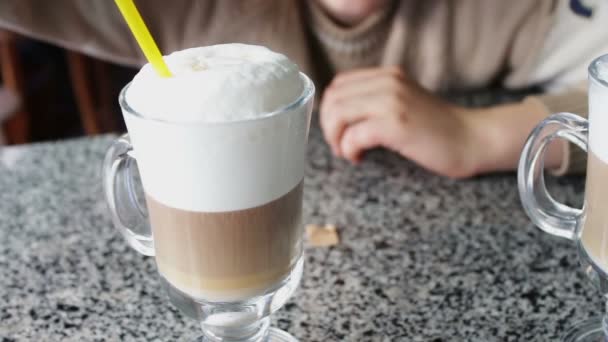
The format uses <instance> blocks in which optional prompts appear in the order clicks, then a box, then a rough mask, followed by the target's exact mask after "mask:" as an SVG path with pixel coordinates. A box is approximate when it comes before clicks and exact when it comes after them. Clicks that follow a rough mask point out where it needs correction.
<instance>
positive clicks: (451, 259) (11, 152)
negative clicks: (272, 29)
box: [0, 129, 602, 342]
mask: <svg viewBox="0 0 608 342" xmlns="http://www.w3.org/2000/svg"><path fill="white" fill-rule="evenodd" d="M112 138H113V137H111V136H103V137H97V138H92V139H90V138H89V139H80V140H72V141H67V142H60V143H48V144H39V145H29V146H19V147H12V148H4V149H2V150H1V152H0V341H3V342H4V341H147V340H153V341H175V340H186V341H188V340H189V339H191V338H192V337H194V336H196V335H198V333H199V331H198V326H197V324H196V323H195V322H194V321H190V320H187V319H185V318H183V317H182V316H181V315H180V314H179V313H178V312H177V311H176V310H175V309H174V308H172V307H171V306H170V304H169V303H168V301H167V300H166V299H165V297H164V294H163V293H162V292H161V290H160V286H159V284H158V282H157V277H156V268H155V265H154V261H153V259H151V258H146V257H143V256H140V255H138V254H137V253H136V252H135V251H133V250H131V249H130V248H129V247H128V246H127V244H126V243H125V242H124V241H123V239H122V237H121V236H120V235H119V233H118V232H117V231H116V230H115V229H114V228H113V227H112V224H111V221H110V216H109V213H108V211H107V209H106V206H105V203H104V201H103V196H102V189H101V182H100V164H101V160H102V157H103V153H104V151H105V149H106V147H107V146H108V145H109V143H110V141H111V139H112ZM309 152H310V163H309V167H308V171H307V179H306V183H305V185H306V187H305V189H306V190H305V191H306V194H305V204H304V207H305V214H306V218H307V219H306V220H307V222H311V223H326V222H331V223H334V224H336V225H337V226H338V227H339V228H340V230H341V236H342V243H341V245H339V246H337V247H334V248H329V249H327V248H307V250H306V266H305V275H304V280H303V282H302V284H301V287H300V289H299V290H298V291H297V292H296V295H295V297H293V298H292V299H291V300H290V302H289V303H288V304H287V305H286V306H285V307H284V308H283V309H281V310H280V311H279V312H278V313H277V314H276V315H275V316H274V324H275V325H278V326H279V327H281V328H283V329H286V330H288V331H289V332H291V333H292V334H293V335H295V336H296V337H298V338H300V339H301V340H302V341H368V340H369V341H388V340H397V341H548V340H551V339H555V338H556V337H558V336H560V335H561V334H562V333H563V332H564V331H565V329H567V328H568V327H569V326H571V325H572V324H573V323H575V322H576V321H578V320H581V319H585V318H587V317H589V316H591V315H594V314H599V313H600V312H601V309H602V303H601V300H600V296H599V295H598V292H596V291H595V290H594V289H593V288H592V286H591V285H590V284H589V283H588V282H587V281H586V279H585V278H584V275H583V273H582V271H581V270H580V268H579V266H578V262H577V259H576V255H575V248H574V246H573V245H571V244H570V243H569V242H567V241H563V240H559V239H557V238H553V237H550V236H548V235H545V234H543V233H542V232H540V231H539V230H537V229H536V228H534V227H533V226H532V224H531V223H530V222H529V221H528V219H527V218H526V216H525V214H524V212H523V211H522V209H521V208H520V204H519V199H518V194H517V189H516V179H515V175H514V174H506V175H501V176H491V177H483V178H479V179H474V180H469V181H451V180H447V179H443V178H440V177H437V176H433V175H431V174H429V173H427V172H425V171H423V170H421V169H419V168H417V167H415V166H413V165H412V164H410V163H408V162H407V161H404V160H401V159H399V158H397V157H396V156H394V155H392V154H389V153H385V152H374V153H372V154H371V155H370V156H369V158H368V159H367V160H366V162H364V163H363V164H361V165H360V166H357V167H353V166H350V165H349V164H347V163H346V162H343V161H339V160H336V159H333V158H332V157H331V155H330V153H329V150H328V148H327V146H326V145H325V144H324V143H323V142H322V139H321V134H320V132H319V130H318V129H313V131H312V136H311V143H310V147H309ZM552 188H553V192H554V195H555V197H556V198H557V199H560V200H562V201H567V202H569V203H575V204H576V203H580V201H581V197H582V190H583V189H582V181H581V179H578V178H570V179H564V180H559V182H556V181H554V182H553V184H552Z"/></svg>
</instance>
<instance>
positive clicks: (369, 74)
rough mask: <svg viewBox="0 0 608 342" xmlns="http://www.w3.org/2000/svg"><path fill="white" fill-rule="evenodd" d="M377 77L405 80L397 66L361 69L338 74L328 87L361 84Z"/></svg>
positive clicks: (403, 74)
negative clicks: (350, 83) (349, 83)
mask: <svg viewBox="0 0 608 342" xmlns="http://www.w3.org/2000/svg"><path fill="white" fill-rule="evenodd" d="M378 76H389V77H393V78H396V79H399V80H404V79H405V73H404V72H403V70H402V69H401V68H400V67H398V66H387V67H379V68H378V67H375V68H361V69H354V70H350V71H345V72H342V73H340V74H338V75H337V76H336V77H334V79H333V80H332V82H331V83H330V87H334V86H338V85H340V84H343V83H348V82H361V81H365V80H369V79H371V78H375V77H378Z"/></svg>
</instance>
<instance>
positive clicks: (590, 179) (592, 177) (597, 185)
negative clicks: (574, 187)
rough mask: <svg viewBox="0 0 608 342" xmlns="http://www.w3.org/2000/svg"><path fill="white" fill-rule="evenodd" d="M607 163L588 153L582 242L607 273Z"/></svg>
mask: <svg viewBox="0 0 608 342" xmlns="http://www.w3.org/2000/svg"><path fill="white" fill-rule="evenodd" d="M606 189H608V163H605V162H604V161H603V160H601V159H600V158H599V157H598V156H597V155H596V154H595V152H594V151H590V152H589V157H588V162H587V184H586V189H585V219H584V224H583V231H582V242H583V246H584V248H585V250H586V251H587V254H589V256H591V258H592V259H593V260H594V262H595V263H596V264H597V265H598V266H600V267H602V268H603V269H604V270H605V271H606V272H608V210H606V201H607V198H606V196H607V195H608V192H606V191H605V190H606Z"/></svg>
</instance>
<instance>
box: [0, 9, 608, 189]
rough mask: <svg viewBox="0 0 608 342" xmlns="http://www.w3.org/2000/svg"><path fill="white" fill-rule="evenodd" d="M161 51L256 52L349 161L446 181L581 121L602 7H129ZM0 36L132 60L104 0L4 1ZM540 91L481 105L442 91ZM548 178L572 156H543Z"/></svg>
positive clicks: (513, 157)
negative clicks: (285, 79) (297, 75)
mask: <svg viewBox="0 0 608 342" xmlns="http://www.w3.org/2000/svg"><path fill="white" fill-rule="evenodd" d="M136 4H137V6H138V7H139V9H140V11H141V13H142V16H143V17H144V19H145V20H146V22H147V23H148V25H149V26H150V29H151V32H152V34H153V36H154V37H155V38H156V40H157V42H158V43H159V46H160V48H161V50H162V51H163V52H164V53H169V52H172V51H175V50H181V49H184V48H188V47H194V46H201V45H210V44H217V43H226V42H235V41H239V42H245V43H254V44H261V45H266V46H268V47H270V48H271V49H273V50H276V51H278V52H282V53H284V54H286V55H287V56H289V57H290V58H291V59H293V60H295V61H296V62H297V63H298V64H299V65H300V67H301V68H302V70H303V71H304V72H306V73H307V74H309V75H311V76H312V78H313V79H314V80H315V83H316V85H317V87H318V89H319V90H320V93H322V96H321V97H320V103H319V106H318V108H319V113H320V123H321V127H322V129H323V134H324V136H325V139H326V140H327V143H328V144H329V146H330V147H331V150H332V151H333V153H334V154H335V155H336V156H338V157H342V158H346V159H348V160H350V161H352V162H354V163H357V162H359V161H360V160H361V158H362V156H363V155H364V152H365V151H366V150H369V149H372V148H375V147H384V148H387V149H390V150H393V151H395V152H397V153H399V154H400V155H402V156H403V157H404V158H408V159H410V160H412V161H414V162H416V163H417V164H419V165H421V166H422V167H424V168H426V169H428V170H430V171H432V172H435V173H438V174H441V175H445V176H448V177H453V178H465V177H471V176H475V175H479V174H483V173H489V172H497V171H505V170H513V169H515V168H516V166H517V162H518V158H519V154H520V151H521V149H522V146H523V144H524V142H525V139H526V137H527V135H528V133H529V132H530V131H531V129H532V128H533V127H534V126H535V125H536V124H537V123H538V122H539V121H540V120H542V119H543V118H545V117H546V116H548V115H549V114H550V113H553V112H560V111H571V112H574V113H579V114H582V115H586V113H587V108H586V103H587V100H586V90H585V80H586V67H587V65H588V64H589V62H590V61H591V60H592V59H593V58H594V57H597V56H599V55H601V54H604V53H608V30H607V29H606V25H605V23H606V22H608V1H606V0H595V1H591V0H590V1H585V2H583V1H582V0H569V1H568V0H513V1H501V0H459V1H448V0H425V1H422V0H403V1H396V0H308V1H296V0H291V1H289V0H248V1H246V0H240V1H239V0H234V1H219V0H206V1H198V0H174V1H171V2H166V1H162V0H146V1H136ZM0 27H3V28H5V29H8V30H13V31H16V32H18V33H21V34H24V35H26V36H30V37H33V38H38V39H41V40H44V41H47V42H51V43H55V44H58V45H61V46H63V47H65V48H68V49H74V50H78V51H80V52H83V53H87V54H90V55H92V56H95V57H97V58H101V59H105V60H108V61H111V62H115V63H119V64H124V65H132V66H140V65H142V64H143V63H144V61H145V60H144V58H143V56H142V55H141V53H140V52H139V50H138V48H137V45H136V44H135V42H134V41H133V39H132V38H131V37H130V33H129V31H128V28H127V27H126V25H125V23H124V22H123V20H122V18H121V16H120V14H119V13H118V11H117V9H116V8H115V6H114V3H113V2H112V1H89V0H56V1H45V2H40V1H35V0H4V1H2V2H0ZM496 84H498V85H499V86H501V87H503V88H505V89H521V88H527V87H531V86H538V87H541V88H542V89H543V91H544V94H542V95H540V96H531V97H527V98H525V99H524V100H523V101H519V102H515V103H509V104H503V105H497V106H492V107H487V108H467V107H463V106H459V105H456V104H452V103H449V102H448V101H446V100H444V99H442V98H441V97H440V96H439V95H437V94H440V93H449V92H452V91H475V90H478V89H483V88H485V87H488V86H490V85H496ZM546 165H547V166H548V167H549V168H551V169H552V171H553V172H554V173H556V174H560V175H561V174H565V173H569V172H577V171H581V170H584V167H585V165H584V158H583V154H582V153H581V152H580V151H578V150H577V149H576V148H571V147H570V146H569V145H568V144H567V143H556V144H554V146H551V148H550V150H549V154H548V155H547V159H546Z"/></svg>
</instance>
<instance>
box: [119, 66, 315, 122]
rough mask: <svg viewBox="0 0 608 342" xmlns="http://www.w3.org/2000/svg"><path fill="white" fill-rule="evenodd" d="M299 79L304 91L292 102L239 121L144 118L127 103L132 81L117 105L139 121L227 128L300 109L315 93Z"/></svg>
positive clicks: (309, 83) (307, 82) (311, 85)
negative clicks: (189, 120)
mask: <svg viewBox="0 0 608 342" xmlns="http://www.w3.org/2000/svg"><path fill="white" fill-rule="evenodd" d="M300 79H301V80H302V81H303V82H304V89H302V93H301V94H300V95H299V96H298V98H296V99H295V100H294V101H292V102H290V103H288V104H286V105H284V106H282V107H279V108H277V109H275V110H273V111H269V112H265V113H261V114H260V115H257V116H255V117H252V118H246V119H240V120H231V121H194V122H183V121H171V120H164V119H157V118H151V117H149V116H146V115H144V114H142V113H140V112H138V111H136V110H135V109H133V107H131V105H129V103H128V101H127V90H128V89H129V86H131V83H132V81H131V82H129V83H127V84H126V85H125V86H124V87H123V88H122V90H121V91H120V94H119V95H118V103H119V105H120V108H121V109H122V110H123V112H124V113H125V114H128V115H132V116H135V117H137V118H139V119H143V120H147V121H153V122H157V123H162V124H169V125H201V126H222V125H225V126H229V125H235V124H239V123H246V122H260V121H263V120H268V119H270V118H274V117H277V116H281V115H285V114H286V113H289V112H290V111H292V110H295V109H297V108H300V107H302V106H304V105H306V103H308V102H309V100H310V99H311V98H312V96H313V95H314V93H315V85H314V83H313V82H312V80H311V79H310V77H308V76H307V75H306V74H305V73H303V72H300Z"/></svg>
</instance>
